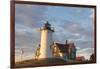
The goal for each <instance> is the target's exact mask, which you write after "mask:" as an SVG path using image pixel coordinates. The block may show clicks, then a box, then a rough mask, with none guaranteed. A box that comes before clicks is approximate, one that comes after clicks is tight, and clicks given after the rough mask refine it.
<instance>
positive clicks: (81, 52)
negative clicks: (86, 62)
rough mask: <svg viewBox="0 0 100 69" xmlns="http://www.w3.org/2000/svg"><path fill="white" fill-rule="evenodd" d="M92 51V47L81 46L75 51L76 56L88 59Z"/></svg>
mask: <svg viewBox="0 0 100 69" xmlns="http://www.w3.org/2000/svg"><path fill="white" fill-rule="evenodd" d="M92 53H94V48H83V49H80V50H78V51H77V56H84V57H85V59H90V55H91V54H92Z"/></svg>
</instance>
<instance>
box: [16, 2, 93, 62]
mask: <svg viewBox="0 0 100 69" xmlns="http://www.w3.org/2000/svg"><path fill="white" fill-rule="evenodd" d="M46 21H48V22H49V23H50V24H51V25H52V27H54V29H55V32H54V33H53V41H55V42H59V43H63V44H64V43H65V41H66V40H68V42H69V43H70V42H74V43H75V45H76V48H77V56H84V57H85V58H86V59H89V56H90V55H91V54H92V53H93V52H94V48H93V47H94V26H93V25H94V9H93V8H82V7H67V6H66V7H64V6H49V5H47V6H45V5H29V4H16V5H15V61H21V60H26V59H31V58H34V52H35V51H36V48H37V47H38V44H39V43H40V32H39V28H41V27H42V26H43V25H44V24H45V23H46ZM21 49H23V50H24V54H23V55H21ZM21 56H22V59H21Z"/></svg>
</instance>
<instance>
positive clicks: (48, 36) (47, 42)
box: [39, 21, 54, 59]
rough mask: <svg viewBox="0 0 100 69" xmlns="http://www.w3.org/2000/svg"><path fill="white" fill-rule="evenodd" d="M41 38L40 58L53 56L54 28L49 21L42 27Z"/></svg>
mask: <svg viewBox="0 0 100 69" xmlns="http://www.w3.org/2000/svg"><path fill="white" fill-rule="evenodd" d="M40 32H41V40H40V55H39V59H44V58H52V49H51V45H52V44H53V40H52V35H53V32H54V29H53V28H52V27H51V24H49V23H48V21H47V22H46V23H45V24H44V26H43V27H42V28H40Z"/></svg>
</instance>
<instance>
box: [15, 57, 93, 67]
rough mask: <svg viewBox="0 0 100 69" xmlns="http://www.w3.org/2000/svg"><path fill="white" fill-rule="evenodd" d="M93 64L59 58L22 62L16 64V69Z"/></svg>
mask: <svg viewBox="0 0 100 69" xmlns="http://www.w3.org/2000/svg"><path fill="white" fill-rule="evenodd" d="M87 63H93V62H91V61H68V62H66V61H64V60H63V59H59V58H47V59H40V60H35V59H30V60H25V61H21V62H16V63H15V68H23V67H41V66H57V65H70V64H87Z"/></svg>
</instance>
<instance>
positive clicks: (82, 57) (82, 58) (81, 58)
mask: <svg viewBox="0 0 100 69" xmlns="http://www.w3.org/2000/svg"><path fill="white" fill-rule="evenodd" d="M76 60H77V61H82V60H85V57H84V56H78V57H76Z"/></svg>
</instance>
